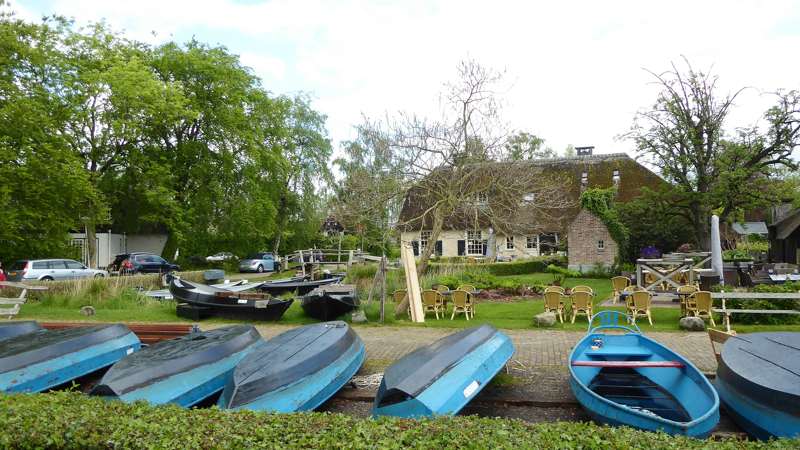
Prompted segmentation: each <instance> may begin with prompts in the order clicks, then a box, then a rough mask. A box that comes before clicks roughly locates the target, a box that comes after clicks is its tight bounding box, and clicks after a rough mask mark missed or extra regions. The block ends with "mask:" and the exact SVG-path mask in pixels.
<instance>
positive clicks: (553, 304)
mask: <svg viewBox="0 0 800 450" xmlns="http://www.w3.org/2000/svg"><path fill="white" fill-rule="evenodd" d="M544 312H553V313H556V315H557V316H558V319H559V320H560V321H561V323H564V298H563V297H562V296H561V294H560V293H558V292H556V291H550V292H545V293H544Z"/></svg>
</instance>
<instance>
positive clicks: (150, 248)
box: [69, 233, 167, 268]
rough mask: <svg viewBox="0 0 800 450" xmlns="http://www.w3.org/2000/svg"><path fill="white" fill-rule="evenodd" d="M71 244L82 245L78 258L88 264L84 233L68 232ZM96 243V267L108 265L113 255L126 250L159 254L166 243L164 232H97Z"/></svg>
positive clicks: (112, 260)
mask: <svg viewBox="0 0 800 450" xmlns="http://www.w3.org/2000/svg"><path fill="white" fill-rule="evenodd" d="M69 235H70V238H72V240H73V242H72V244H73V245H74V246H76V247H79V246H82V247H83V249H84V251H83V256H82V257H81V258H80V259H81V260H82V261H81V262H83V263H84V264H89V258H88V257H87V254H86V249H87V247H86V234H85V233H70V234H69ZM95 242H96V243H97V267H102V268H105V267H108V265H109V264H111V263H112V262H114V257H115V256H117V255H119V254H120V253H127V252H150V253H155V254H156V255H160V254H161V252H162V251H163V250H164V245H165V244H166V243H167V235H165V234H139V235H128V236H126V235H124V234H115V233H97V234H96V235H95Z"/></svg>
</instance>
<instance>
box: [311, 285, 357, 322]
mask: <svg viewBox="0 0 800 450" xmlns="http://www.w3.org/2000/svg"><path fill="white" fill-rule="evenodd" d="M335 287H336V286H326V287H321V288H317V289H314V290H313V291H311V292H310V293H308V294H307V295H306V296H304V297H303V302H302V307H303V311H304V312H305V313H306V314H307V315H309V316H311V317H313V318H315V319H317V320H322V321H328V320H334V319H336V318H337V317H339V316H341V315H343V314H346V313H349V312H350V311H353V310H355V309H356V308H357V307H358V293H357V292H356V289H355V286H353V287H352V288H346V289H334V288H335Z"/></svg>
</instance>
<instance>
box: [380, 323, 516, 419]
mask: <svg viewBox="0 0 800 450" xmlns="http://www.w3.org/2000/svg"><path fill="white" fill-rule="evenodd" d="M513 354H514V344H512V343H511V339H509V338H508V336H506V335H505V334H503V333H501V332H500V331H497V329H495V328H494V327H492V326H491V325H482V326H480V327H475V328H469V329H466V330H463V331H460V332H458V333H453V334H451V335H449V336H446V337H444V338H442V339H439V340H438V341H436V342H434V343H433V344H431V345H427V346H424V347H420V348H418V349H417V350H414V351H413V352H411V353H409V354H408V355H406V356H404V357H403V358H401V359H400V360H398V361H397V362H396V363H394V364H392V365H391V366H389V368H387V369H386V371H385V372H384V373H383V380H382V381H381V384H380V387H379V388H378V394H377V395H376V396H375V404H374V405H373V408H372V414H373V415H374V416H398V417H425V416H433V415H445V414H449V415H452V414H456V413H458V412H459V411H460V410H461V408H463V407H464V406H465V405H466V404H467V403H469V401H470V400H472V399H473V398H475V395H476V394H477V393H478V392H480V391H481V389H483V388H484V387H485V386H486V384H487V383H489V381H491V379H492V378H494V376H495V375H497V372H499V371H500V370H501V369H502V368H503V367H504V366H505V364H506V362H508V360H509V359H510V358H511V355H513Z"/></svg>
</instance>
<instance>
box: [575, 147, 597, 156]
mask: <svg viewBox="0 0 800 450" xmlns="http://www.w3.org/2000/svg"><path fill="white" fill-rule="evenodd" d="M593 151H594V145H592V146H589V147H575V153H576V154H577V155H578V156H592V152H593Z"/></svg>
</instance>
